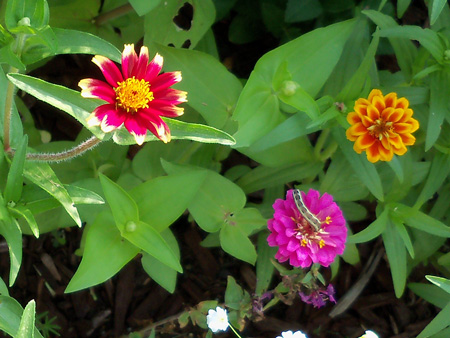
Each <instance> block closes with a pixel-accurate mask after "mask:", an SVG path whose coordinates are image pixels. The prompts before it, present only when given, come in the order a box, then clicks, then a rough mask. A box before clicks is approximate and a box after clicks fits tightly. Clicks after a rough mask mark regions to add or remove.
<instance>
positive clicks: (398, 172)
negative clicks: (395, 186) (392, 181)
mask: <svg viewBox="0 0 450 338" xmlns="http://www.w3.org/2000/svg"><path fill="white" fill-rule="evenodd" d="M388 165H389V166H390V167H391V169H392V171H393V172H394V174H395V176H397V178H398V180H399V182H400V183H403V180H404V179H405V173H404V170H403V167H402V163H401V162H400V161H399V159H398V157H397V156H394V157H393V158H392V160H390V161H389V162H388Z"/></svg>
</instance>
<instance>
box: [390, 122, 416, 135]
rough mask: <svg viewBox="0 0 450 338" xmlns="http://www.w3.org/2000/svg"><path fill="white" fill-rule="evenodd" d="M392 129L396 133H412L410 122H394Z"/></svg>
mask: <svg viewBox="0 0 450 338" xmlns="http://www.w3.org/2000/svg"><path fill="white" fill-rule="evenodd" d="M394 130H395V132H396V133H398V134H406V133H412V131H411V130H412V125H411V124H410V123H395V124H394Z"/></svg>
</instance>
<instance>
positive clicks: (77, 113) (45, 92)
mask: <svg viewBox="0 0 450 338" xmlns="http://www.w3.org/2000/svg"><path fill="white" fill-rule="evenodd" d="M8 78H9V80H10V81H11V82H12V83H14V84H15V85H16V86H17V87H18V88H20V89H22V90H23V91H24V92H27V93H28V94H30V95H32V96H34V97H36V98H37V99H39V100H42V101H44V102H46V103H48V104H50V105H52V106H54V107H56V108H59V109H61V110H62V111H65V112H66V113H68V114H69V115H71V116H72V117H74V118H75V119H76V120H77V121H78V122H80V123H81V124H82V125H83V126H84V127H85V128H87V129H89V130H90V131H91V132H92V133H93V134H94V135H95V136H96V137H98V138H99V139H104V138H105V134H104V133H103V132H102V131H101V129H100V127H97V126H94V127H89V126H88V125H87V122H86V119H87V118H88V117H89V115H90V114H91V112H92V111H93V110H94V109H95V108H96V107H97V106H98V105H99V104H100V103H101V102H102V101H100V100H96V99H85V98H83V97H82V96H81V94H80V92H78V91H75V90H72V89H69V88H66V87H63V86H59V85H55V84H53V83H49V82H46V81H43V80H40V79H37V78H34V77H31V76H28V75H23V74H8Z"/></svg>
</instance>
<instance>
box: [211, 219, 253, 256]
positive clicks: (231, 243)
mask: <svg viewBox="0 0 450 338" xmlns="http://www.w3.org/2000/svg"><path fill="white" fill-rule="evenodd" d="M220 245H221V246H222V249H223V250H224V251H225V252H226V253H228V254H229V255H232V256H234V257H236V258H238V259H240V260H243V261H244V262H247V263H250V264H255V261H256V250H255V247H254V246H253V244H252V242H251V241H250V240H249V238H248V237H247V236H246V235H245V232H244V231H243V230H242V229H241V227H240V226H239V225H232V224H227V225H225V226H223V227H222V229H221V230H220Z"/></svg>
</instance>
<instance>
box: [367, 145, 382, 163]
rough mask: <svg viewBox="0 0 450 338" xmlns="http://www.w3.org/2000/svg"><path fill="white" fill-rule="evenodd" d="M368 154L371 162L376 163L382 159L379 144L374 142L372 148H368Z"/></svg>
mask: <svg viewBox="0 0 450 338" xmlns="http://www.w3.org/2000/svg"><path fill="white" fill-rule="evenodd" d="M366 155H367V159H368V160H369V162H372V163H375V162H377V161H379V160H380V152H379V151H378V144H377V143H374V144H373V145H372V146H371V147H370V148H367V149H366Z"/></svg>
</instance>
